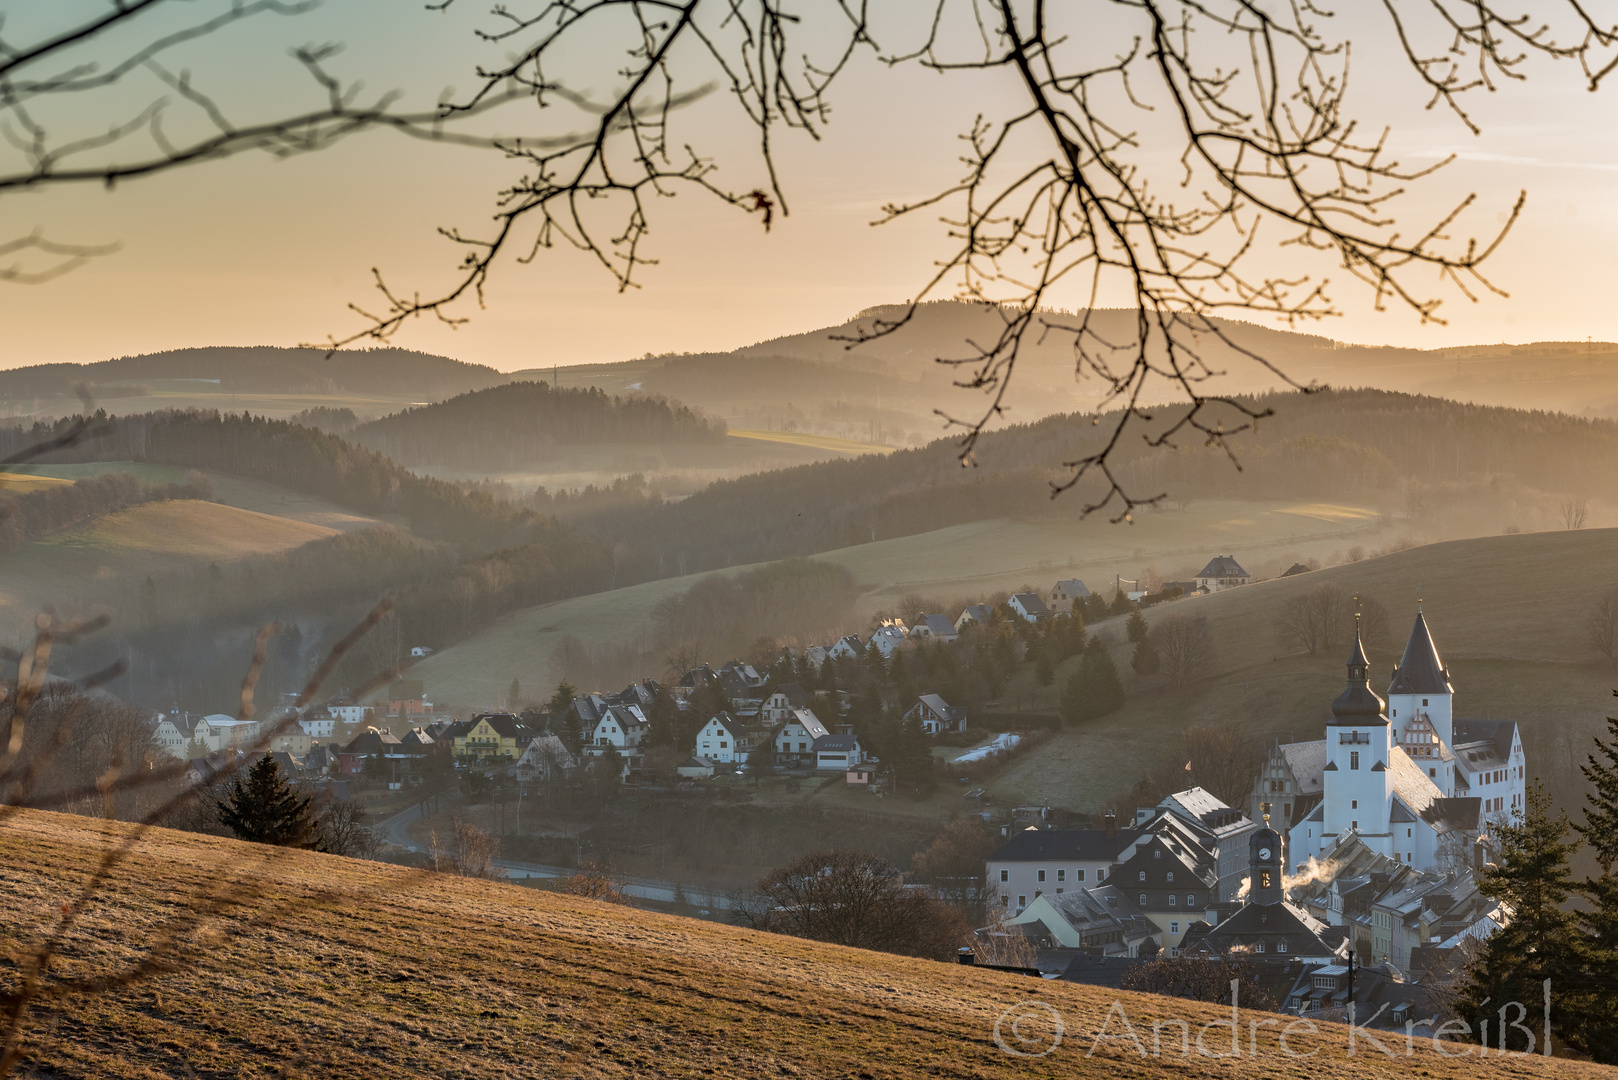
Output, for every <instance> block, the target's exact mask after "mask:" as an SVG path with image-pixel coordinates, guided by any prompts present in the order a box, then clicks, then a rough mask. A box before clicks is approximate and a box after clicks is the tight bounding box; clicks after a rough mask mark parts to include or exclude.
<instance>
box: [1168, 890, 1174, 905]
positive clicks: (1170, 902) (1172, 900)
mask: <svg viewBox="0 0 1618 1080" xmlns="http://www.w3.org/2000/svg"><path fill="white" fill-rule="evenodd" d="M1173 906H1174V894H1173V893H1169V907H1173Z"/></svg>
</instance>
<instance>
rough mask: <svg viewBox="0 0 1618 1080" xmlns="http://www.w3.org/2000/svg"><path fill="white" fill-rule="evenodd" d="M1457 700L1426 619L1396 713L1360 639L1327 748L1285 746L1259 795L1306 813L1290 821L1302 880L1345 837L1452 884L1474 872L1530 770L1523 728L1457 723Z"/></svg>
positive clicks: (1395, 688) (1405, 668)
mask: <svg viewBox="0 0 1618 1080" xmlns="http://www.w3.org/2000/svg"><path fill="white" fill-rule="evenodd" d="M1454 693H1455V691H1454V688H1453V686H1452V685H1451V683H1450V677H1449V671H1448V669H1446V668H1445V667H1444V664H1443V661H1442V660H1440V659H1439V656H1438V649H1437V648H1436V647H1435V646H1434V644H1433V639H1432V635H1431V633H1430V632H1429V631H1428V629H1427V620H1426V617H1425V615H1423V614H1422V613H1421V612H1419V611H1418V612H1417V614H1416V623H1415V626H1414V628H1413V629H1412V630H1411V633H1410V640H1409V642H1408V643H1407V644H1406V646H1405V651H1404V655H1403V657H1401V659H1400V661H1399V665H1398V667H1396V668H1395V669H1394V671H1393V677H1392V679H1391V681H1390V683H1389V685H1388V698H1387V700H1386V701H1384V700H1383V699H1382V698H1381V697H1379V696H1378V695H1377V693H1376V692H1375V691H1374V690H1372V689H1371V686H1370V663H1369V661H1368V660H1367V659H1366V656H1365V648H1364V646H1363V645H1362V644H1361V642H1360V636H1359V633H1358V630H1356V632H1355V635H1354V651H1353V653H1352V654H1351V655H1350V656H1349V659H1348V684H1347V686H1346V687H1345V688H1344V689H1343V692H1342V693H1341V694H1339V695H1338V696H1337V699H1336V700H1335V701H1333V702H1332V707H1331V709H1332V715H1331V719H1330V720H1329V721H1328V722H1327V725H1326V738H1325V739H1324V740H1323V741H1322V742H1319V743H1312V744H1311V743H1292V744H1289V745H1288V746H1286V747H1280V746H1277V747H1276V748H1275V749H1274V750H1272V751H1271V753H1270V756H1269V760H1267V761H1266V763H1265V765H1264V767H1263V768H1262V769H1261V772H1260V775H1259V777H1258V779H1257V781H1256V782H1255V785H1254V795H1253V797H1254V799H1255V801H1256V800H1259V799H1261V798H1262V799H1263V800H1264V801H1266V802H1271V803H1272V804H1273V803H1274V802H1278V801H1280V800H1278V799H1276V793H1277V792H1287V793H1291V794H1292V796H1293V797H1292V799H1291V800H1290V801H1289V803H1288V804H1287V805H1288V808H1289V809H1291V808H1293V807H1296V808H1297V809H1296V810H1295V811H1294V812H1293V813H1292V814H1286V815H1283V817H1282V827H1283V828H1285V829H1287V853H1286V865H1287V866H1288V867H1289V868H1290V870H1291V872H1293V873H1296V872H1298V871H1299V870H1301V869H1302V868H1303V867H1304V866H1306V865H1307V864H1308V862H1309V860H1310V859H1311V858H1313V857H1317V856H1319V855H1320V854H1321V853H1323V852H1324V851H1326V850H1327V849H1328V848H1329V847H1331V845H1332V844H1333V843H1334V842H1335V841H1336V839H1337V837H1339V836H1340V835H1343V834H1345V833H1348V834H1353V835H1357V836H1358V837H1359V838H1360V839H1361V841H1362V842H1363V843H1365V844H1366V846H1367V847H1369V848H1370V849H1371V850H1373V851H1375V852H1377V853H1379V854H1381V855H1384V856H1386V857H1387V858H1389V859H1392V860H1394V861H1396V862H1400V863H1405V864H1407V865H1410V866H1414V867H1416V868H1417V869H1418V870H1424V871H1434V872H1443V871H1444V870H1445V869H1447V868H1449V867H1450V866H1451V864H1454V865H1464V864H1466V863H1467V862H1468V861H1469V860H1470V857H1471V848H1472V843H1473V841H1474V840H1476V838H1477V837H1478V836H1479V835H1480V834H1486V833H1487V832H1488V830H1489V825H1490V823H1491V822H1499V821H1504V820H1509V819H1510V818H1511V817H1512V816H1513V815H1514V814H1516V813H1519V812H1520V811H1521V808H1522V806H1523V799H1524V794H1525V791H1526V779H1525V777H1526V768H1525V765H1524V762H1523V753H1522V737H1521V733H1520V732H1519V730H1518V728H1517V725H1516V723H1515V722H1514V721H1510V720H1458V719H1455V715H1454ZM1299 768H1303V769H1304V770H1305V771H1306V772H1309V773H1311V775H1303V776H1300V775H1297V770H1298V769H1299ZM1315 768H1318V769H1319V775H1318V776H1316V775H1312V773H1313V771H1314V769H1315ZM1316 793H1318V795H1316ZM1306 794H1307V796H1309V797H1308V798H1300V797H1299V796H1304V795H1306ZM1304 806H1309V807H1310V809H1309V810H1308V812H1307V813H1301V812H1298V811H1301V810H1302V808H1303V807H1304Z"/></svg>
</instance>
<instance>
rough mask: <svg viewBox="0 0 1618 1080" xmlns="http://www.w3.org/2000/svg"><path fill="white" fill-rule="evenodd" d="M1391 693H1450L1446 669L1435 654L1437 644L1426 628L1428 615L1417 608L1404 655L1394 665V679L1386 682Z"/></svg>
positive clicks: (1436, 653)
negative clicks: (1397, 664)
mask: <svg viewBox="0 0 1618 1080" xmlns="http://www.w3.org/2000/svg"><path fill="white" fill-rule="evenodd" d="M1388 693H1390V694H1450V693H1454V690H1453V689H1452V688H1451V687H1450V684H1449V672H1448V671H1446V670H1445V668H1444V662H1443V661H1442V660H1440V659H1439V658H1438V648H1437V647H1436V646H1435V645H1434V644H1433V636H1432V634H1430V633H1428V631H1427V618H1426V616H1425V615H1423V614H1422V613H1421V612H1419V611H1418V612H1416V625H1415V626H1413V627H1411V629H1410V640H1409V641H1408V642H1406V643H1405V653H1404V656H1402V657H1400V658H1399V666H1398V667H1396V668H1394V669H1393V681H1392V682H1390V683H1389V684H1388Z"/></svg>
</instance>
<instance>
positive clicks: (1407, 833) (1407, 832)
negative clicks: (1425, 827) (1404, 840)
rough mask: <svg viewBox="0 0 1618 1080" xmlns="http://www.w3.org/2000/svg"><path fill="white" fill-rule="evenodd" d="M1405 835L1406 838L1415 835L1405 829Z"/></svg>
mask: <svg viewBox="0 0 1618 1080" xmlns="http://www.w3.org/2000/svg"><path fill="white" fill-rule="evenodd" d="M1405 835H1406V836H1413V835H1415V834H1414V833H1412V832H1411V831H1410V830H1409V829H1406V830H1405Z"/></svg>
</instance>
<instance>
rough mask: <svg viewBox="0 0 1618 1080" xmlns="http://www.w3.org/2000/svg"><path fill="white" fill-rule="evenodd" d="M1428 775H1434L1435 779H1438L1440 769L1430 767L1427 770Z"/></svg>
mask: <svg viewBox="0 0 1618 1080" xmlns="http://www.w3.org/2000/svg"><path fill="white" fill-rule="evenodd" d="M1427 775H1428V776H1431V777H1433V778H1434V779H1437V778H1438V770H1437V769H1428V770H1427Z"/></svg>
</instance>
